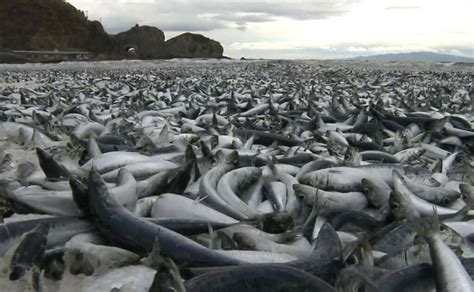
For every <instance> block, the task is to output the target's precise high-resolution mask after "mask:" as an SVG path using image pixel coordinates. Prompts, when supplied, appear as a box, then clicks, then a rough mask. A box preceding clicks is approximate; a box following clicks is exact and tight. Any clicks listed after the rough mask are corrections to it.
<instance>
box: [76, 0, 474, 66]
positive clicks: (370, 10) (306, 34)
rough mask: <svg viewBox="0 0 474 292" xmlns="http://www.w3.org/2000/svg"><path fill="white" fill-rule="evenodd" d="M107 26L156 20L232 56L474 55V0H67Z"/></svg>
mask: <svg viewBox="0 0 474 292" xmlns="http://www.w3.org/2000/svg"><path fill="white" fill-rule="evenodd" d="M68 2H70V3H71V4H72V5H74V6H75V7H76V8H78V9H80V10H83V11H85V12H86V14H87V15H88V18H89V19H91V20H100V21H101V22H102V24H103V25H104V28H105V30H106V31H107V32H108V33H111V34H113V33H117V32H120V31H124V30H128V29H129V28H130V27H131V26H133V25H135V24H139V25H152V26H156V27H158V28H160V29H161V30H163V31H164V33H165V38H166V39H170V38H172V37H174V36H177V35H179V34H181V33H183V32H193V33H200V34H203V35H205V36H207V37H209V38H212V39H214V40H217V41H219V42H220V43H221V44H222V46H223V47H224V55H226V56H229V57H233V58H240V57H246V58H277V59H280V58H281V59H332V58H350V57H355V56H367V55H374V54H385V53H403V52H413V51H428V52H438V53H447V54H454V55H460V56H466V57H474V17H473V16H472V12H473V11H474V1H473V0H449V1H448V0H331V1H322V0H285V1H269V0H259V1H251V0H243V1H233V0H213V1H207V0H68Z"/></svg>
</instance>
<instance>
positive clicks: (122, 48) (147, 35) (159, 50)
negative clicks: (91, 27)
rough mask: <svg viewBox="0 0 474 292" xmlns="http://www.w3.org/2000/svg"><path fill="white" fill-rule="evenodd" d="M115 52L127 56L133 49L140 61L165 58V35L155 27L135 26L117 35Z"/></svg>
mask: <svg viewBox="0 0 474 292" xmlns="http://www.w3.org/2000/svg"><path fill="white" fill-rule="evenodd" d="M114 38H115V44H114V45H115V49H114V51H115V52H116V53H118V54H119V55H126V54H127V52H129V49H131V48H133V49H134V51H135V54H136V55H137V56H138V58H140V59H158V58H162V57H163V49H164V44H165V34H164V33H163V31H161V30H160V29H158V28H156V27H153V26H146V25H144V26H139V25H135V26H134V27H132V28H131V29H129V30H127V31H125V32H121V33H119V34H116V35H115V36H114Z"/></svg>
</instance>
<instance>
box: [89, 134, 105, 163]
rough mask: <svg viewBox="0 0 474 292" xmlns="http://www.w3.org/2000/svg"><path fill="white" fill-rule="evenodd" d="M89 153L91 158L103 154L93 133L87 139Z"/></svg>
mask: <svg viewBox="0 0 474 292" xmlns="http://www.w3.org/2000/svg"><path fill="white" fill-rule="evenodd" d="M87 154H89V157H90V158H96V157H98V156H100V155H101V154H102V151H101V150H100V148H99V145H98V144H97V141H96V138H95V137H94V135H93V134H92V135H89V140H88V141H87Z"/></svg>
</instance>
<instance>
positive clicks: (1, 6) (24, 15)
mask: <svg viewBox="0 0 474 292" xmlns="http://www.w3.org/2000/svg"><path fill="white" fill-rule="evenodd" d="M97 44H102V45H99V46H98V45H97ZM109 46H110V40H109V36H108V35H107V33H105V31H104V29H103V28H102V25H101V24H100V23H98V22H90V21H88V20H87V18H86V16H85V14H84V12H82V11H80V10H77V9H76V8H75V7H74V6H72V5H70V4H69V3H67V2H65V1H63V0H14V1H12V0H0V47H2V48H8V49H12V50H60V51H67V50H69V51H71V50H86V51H94V52H97V53H99V52H106V51H108V50H109Z"/></svg>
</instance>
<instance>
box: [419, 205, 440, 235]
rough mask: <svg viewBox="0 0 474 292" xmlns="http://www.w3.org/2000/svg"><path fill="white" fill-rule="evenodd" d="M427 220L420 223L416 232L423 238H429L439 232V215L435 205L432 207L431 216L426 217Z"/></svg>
mask: <svg viewBox="0 0 474 292" xmlns="http://www.w3.org/2000/svg"><path fill="white" fill-rule="evenodd" d="M426 219H427V220H426V221H425V222H424V223H423V224H421V227H420V229H419V230H418V234H419V235H420V236H423V237H424V238H425V239H428V238H431V237H432V236H434V235H435V234H437V233H438V232H439V217H438V211H437V210H436V207H433V216H431V217H430V218H426Z"/></svg>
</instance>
